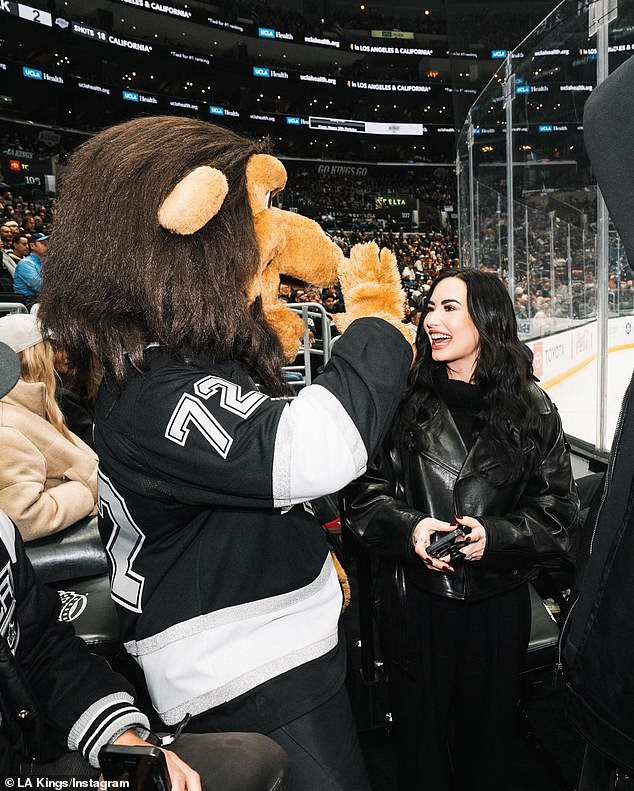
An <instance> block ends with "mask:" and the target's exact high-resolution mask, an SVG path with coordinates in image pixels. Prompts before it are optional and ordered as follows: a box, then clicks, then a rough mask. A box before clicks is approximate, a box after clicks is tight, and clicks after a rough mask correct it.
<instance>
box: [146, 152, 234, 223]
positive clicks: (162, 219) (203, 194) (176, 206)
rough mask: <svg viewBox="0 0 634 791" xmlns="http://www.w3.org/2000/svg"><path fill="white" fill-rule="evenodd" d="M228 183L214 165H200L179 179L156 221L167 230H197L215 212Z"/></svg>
mask: <svg viewBox="0 0 634 791" xmlns="http://www.w3.org/2000/svg"><path fill="white" fill-rule="evenodd" d="M228 191H229V185H228V184H227V179H226V178H225V175H224V173H222V172H221V171H220V170H218V169H217V168H210V167H209V166H208V165H201V166H200V167H197V168H196V169H195V170H192V172H191V173H188V174H187V175H186V176H185V177H184V178H182V179H181V180H180V181H179V182H178V184H177V185H176V186H175V187H174V189H173V190H172V191H171V192H170V194H169V195H168V196H167V198H165V200H164V201H163V203H162V204H161V207H160V209H159V210H158V221H159V224H160V225H161V226H162V227H163V228H165V230H166V231H170V233H178V234H182V235H183V236H186V235H188V234H190V233H196V231H199V230H200V229H201V228H202V227H203V226H204V225H206V224H207V223H208V222H209V220H211V218H212V217H213V216H214V215H216V214H217V213H218V211H219V209H220V207H221V206H222V202H223V201H224V199H225V198H226V196H227V192H228Z"/></svg>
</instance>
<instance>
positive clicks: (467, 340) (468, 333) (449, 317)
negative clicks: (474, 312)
mask: <svg viewBox="0 0 634 791" xmlns="http://www.w3.org/2000/svg"><path fill="white" fill-rule="evenodd" d="M423 326H424V328H425V332H426V333H427V335H428V336H429V340H430V343H431V351H432V357H433V359H434V360H435V361H436V362H444V363H445V365H446V366H447V377H448V378H449V379H459V380H460V381H463V382H471V379H472V377H473V374H474V371H475V366H476V362H477V360H478V353H479V349H480V334H479V333H478V330H477V328H476V326H475V324H474V323H473V320H472V318H471V316H470V314H469V310H468V308H467V284H466V283H465V281H464V280H462V279H461V278H458V277H447V278H444V279H442V280H441V281H439V283H438V284H437V285H436V288H435V289H434V293H433V294H432V296H431V297H430V298H429V299H428V300H427V311H426V313H425V319H424V322H423Z"/></svg>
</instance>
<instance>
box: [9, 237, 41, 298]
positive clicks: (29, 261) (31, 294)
mask: <svg viewBox="0 0 634 791" xmlns="http://www.w3.org/2000/svg"><path fill="white" fill-rule="evenodd" d="M47 251H48V236H47V235H46V234H44V233H34V234H32V235H31V237H30V238H29V253H28V255H25V256H24V258H22V259H21V260H20V261H18V263H17V265H16V267H15V275H14V276H13V290H14V291H15V293H16V294H20V295H21V296H23V297H24V298H25V302H26V305H27V307H30V306H31V305H32V304H33V302H35V301H36V299H37V297H38V296H39V294H40V290H41V288H42V261H43V259H44V258H46V254H47Z"/></svg>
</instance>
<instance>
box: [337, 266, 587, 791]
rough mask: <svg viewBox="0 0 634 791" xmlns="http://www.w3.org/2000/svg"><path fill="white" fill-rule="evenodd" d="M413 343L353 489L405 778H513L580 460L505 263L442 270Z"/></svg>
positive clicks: (347, 505)
mask: <svg viewBox="0 0 634 791" xmlns="http://www.w3.org/2000/svg"><path fill="white" fill-rule="evenodd" d="M416 351H417V356H416V362H415V363H414V366H413V368H412V370H411V372H410V376H409V380H408V385H407V387H406V390H405V393H404V395H403V398H402V400H401V403H400V406H399V409H398V411H397V414H396V418H395V420H394V423H393V425H392V429H391V432H390V434H389V435H388V439H387V441H386V443H385V444H384V447H383V449H382V451H381V452H380V453H379V454H377V456H376V457H375V458H374V460H373V462H372V464H371V465H370V467H369V468H368V472H367V473H366V474H365V475H364V476H363V477H362V478H360V479H359V480H357V481H355V482H354V483H352V484H351V485H350V486H349V487H347V489H346V491H345V494H344V498H343V503H344V514H345V517H346V521H347V523H348V525H349V526H350V527H351V528H352V529H353V530H354V532H355V533H356V534H357V536H358V537H359V539H360V540H361V541H362V543H364V544H365V545H366V546H367V547H368V548H369V549H370V550H372V551H373V552H375V553H376V554H377V555H378V556H379V557H381V559H382V561H383V562H382V563H381V565H380V572H379V574H380V578H379V584H378V590H379V591H380V593H379V613H380V629H381V640H382V652H383V655H384V658H385V659H386V662H387V664H388V667H389V672H388V678H389V693H390V705H391V710H392V715H393V718H394V732H395V744H396V745H397V750H398V755H397V758H398V787H399V791H404V790H405V789H410V788H415V787H417V786H418V785H419V784H420V778H421V777H424V778H425V784H426V786H428V787H429V788H433V789H434V791H449V789H450V788H453V787H457V788H469V789H470V791H485V789H486V791H506V789H507V788H508V787H509V786H508V769H509V767H508V756H509V755H510V752H511V751H510V749H509V744H510V739H511V738H512V736H513V730H514V722H515V703H516V700H517V698H518V691H517V677H518V673H519V669H520V663H521V661H522V658H523V656H524V654H525V652H526V646H527V643H528V636H529V629H530V602H529V593H528V583H527V579H528V577H529V575H530V573H531V570H532V569H533V567H534V566H535V565H536V564H537V563H538V562H539V561H541V560H546V559H549V558H554V557H556V556H558V555H560V554H562V553H563V552H564V551H565V550H566V548H567V547H568V542H569V531H570V529H571V527H572V526H573V524H574V523H575V520H576V516H577V503H578V501H577V494H576V490H575V487H574V482H573V478H572V472H571V468H570V459H569V457H568V452H567V450H566V446H565V443H564V435H563V431H562V427H561V421H560V419H559V415H558V413H557V410H556V408H555V407H554V406H553V404H552V403H551V401H550V399H549V398H548V396H547V395H546V394H545V393H544V392H543V391H542V390H541V389H540V388H539V387H538V386H537V385H536V384H535V379H534V376H533V369H532V361H531V356H530V353H529V352H528V350H527V349H526V348H525V347H524V345H523V344H521V343H520V341H519V340H518V336H517V328H516V321H515V315H514V313H513V307H512V304H511V300H510V298H509V296H508V294H507V292H506V290H505V289H504V286H503V284H502V283H501V281H500V280H499V279H498V278H497V277H496V276H495V275H491V274H486V273H484V272H481V271H478V270H474V269H467V270H460V271H448V272H444V273H443V274H442V275H440V276H439V277H438V278H437V279H436V280H435V281H434V283H433V284H432V286H431V289H430V291H429V294H428V298H427V302H426V304H425V307H424V320H423V321H422V322H421V324H419V328H418V334H417V338H416ZM458 528H459V530H458ZM454 533H455V534H456V539H457V540H455V541H453V542H452V540H451V538H449V542H450V543H449V548H448V549H446V550H444V551H438V552H435V551H434V549H433V547H434V543H435V542H436V541H438V540H439V539H441V538H443V537H445V536H449V535H450V534H454ZM452 720H453V723H454V728H453V738H452V739H451V744H450V751H449V752H448V750H447V744H448V742H449V740H450V723H451V721H452ZM449 755H451V759H452V760H451V761H449V759H448V756H449ZM425 756H433V758H430V760H425ZM452 773H453V774H454V775H455V777H454V778H452V776H451V775H452ZM452 780H453V782H455V785H452Z"/></svg>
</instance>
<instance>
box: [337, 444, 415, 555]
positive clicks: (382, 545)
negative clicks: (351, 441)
mask: <svg viewBox="0 0 634 791" xmlns="http://www.w3.org/2000/svg"><path fill="white" fill-rule="evenodd" d="M392 453H394V451H392ZM404 498H405V495H404V489H403V481H402V477H401V474H400V471H399V472H397V470H396V469H395V467H394V463H393V459H392V456H391V453H390V451H389V449H387V448H385V447H384V448H382V449H381V450H379V451H378V452H377V454H376V455H375V456H374V458H373V460H372V462H371V464H370V465H369V466H368V469H367V471H366V473H365V474H364V475H362V476H361V477H360V478H358V479H357V480H356V481H353V482H352V483H351V484H350V485H349V486H347V487H346V488H345V489H344V490H343V492H342V495H341V502H342V512H343V516H344V519H345V522H346V525H347V526H348V527H349V529H350V530H351V531H352V532H353V533H354V535H355V536H356V537H357V538H358V539H359V541H360V542H361V543H362V544H363V545H364V546H365V547H366V548H367V549H370V550H372V551H374V552H375V553H376V554H377V555H379V556H382V557H389V558H395V559H399V560H406V559H414V558H415V553H414V550H413V547H412V533H413V532H414V528H415V527H416V525H417V524H418V523H419V522H420V520H421V519H423V518H424V517H425V516H428V514H425V513H423V512H422V511H419V510H417V509H416V508H411V507H410V506H409V505H408V504H407V502H406V501H405V499H404Z"/></svg>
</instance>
